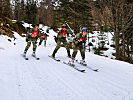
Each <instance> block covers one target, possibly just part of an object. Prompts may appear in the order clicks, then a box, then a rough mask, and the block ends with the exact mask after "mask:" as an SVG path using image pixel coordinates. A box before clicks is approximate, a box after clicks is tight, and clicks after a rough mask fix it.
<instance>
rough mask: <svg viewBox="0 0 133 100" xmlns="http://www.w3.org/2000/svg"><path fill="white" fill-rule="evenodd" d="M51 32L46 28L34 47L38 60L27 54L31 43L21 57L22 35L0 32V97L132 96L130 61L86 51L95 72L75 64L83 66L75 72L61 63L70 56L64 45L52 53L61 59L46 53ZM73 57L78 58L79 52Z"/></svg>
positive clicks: (77, 99)
mask: <svg viewBox="0 0 133 100" xmlns="http://www.w3.org/2000/svg"><path fill="white" fill-rule="evenodd" d="M54 35H57V34H56V33H55V32H54V31H53V30H50V34H49V37H48V40H47V46H46V47H44V46H43V44H42V45H41V46H39V47H38V48H37V51H36V54H37V56H38V57H40V60H35V59H34V58H33V57H32V56H31V54H32V47H30V49H29V51H28V52H27V57H28V58H29V60H24V59H23V57H22V56H21V54H22V53H23V51H24V48H25V46H26V42H25V38H24V37H23V38H22V37H21V36H19V35H18V34H17V33H16V32H14V36H15V37H16V38H17V39H16V40H15V41H14V40H13V39H11V40H12V42H9V41H8V40H7V39H9V37H7V36H0V100H133V65H132V64H129V63H126V62H122V61H117V60H112V59H109V58H105V57H101V56H98V55H94V54H93V53H90V52H86V59H85V60H86V63H87V65H88V66H90V67H92V68H94V69H95V68H98V69H99V72H93V71H91V70H90V69H88V68H86V67H83V66H81V65H79V64H76V66H79V67H80V68H82V69H85V70H86V71H85V73H81V72H78V71H77V70H75V69H73V68H71V67H69V66H67V65H65V64H63V63H62V62H63V61H68V60H70V59H68V58H67V52H66V49H65V48H63V47H61V48H60V49H59V51H58V52H57V54H56V58H58V59H61V62H56V61H55V60H53V59H51V58H50V57H48V55H51V54H52V52H53V50H54V48H55V46H56V43H55V41H54V37H53V36H54ZM14 43H16V45H14ZM71 54H72V50H71ZM76 59H78V60H80V59H81V56H80V53H79V52H78V54H77V56H76Z"/></svg>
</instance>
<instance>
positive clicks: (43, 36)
mask: <svg viewBox="0 0 133 100" xmlns="http://www.w3.org/2000/svg"><path fill="white" fill-rule="evenodd" d="M47 37H48V35H47V34H46V33H44V32H43V33H41V36H40V42H39V45H38V46H40V45H41V44H42V42H43V41H44V46H46V40H47Z"/></svg>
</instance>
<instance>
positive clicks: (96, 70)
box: [76, 60, 98, 72]
mask: <svg viewBox="0 0 133 100" xmlns="http://www.w3.org/2000/svg"><path fill="white" fill-rule="evenodd" d="M76 62H77V63H78V64H80V65H82V66H85V67H87V68H89V69H90V70H92V71H95V72H98V69H93V68H91V67H90V66H88V65H87V64H85V65H83V64H81V63H80V62H79V61H78V60H76Z"/></svg>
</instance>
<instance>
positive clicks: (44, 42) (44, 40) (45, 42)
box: [44, 39, 46, 47]
mask: <svg viewBox="0 0 133 100" xmlns="http://www.w3.org/2000/svg"><path fill="white" fill-rule="evenodd" d="M44 46H45V47H46V39H45V40H44Z"/></svg>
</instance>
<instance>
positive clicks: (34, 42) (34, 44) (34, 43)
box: [32, 41, 37, 56]
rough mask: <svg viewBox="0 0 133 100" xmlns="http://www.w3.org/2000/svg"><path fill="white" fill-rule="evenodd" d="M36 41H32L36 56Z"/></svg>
mask: <svg viewBox="0 0 133 100" xmlns="http://www.w3.org/2000/svg"><path fill="white" fill-rule="evenodd" d="M36 43H37V42H36V41H33V42H32V44H33V54H32V55H33V56H35V52H36V48H37V46H36Z"/></svg>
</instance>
